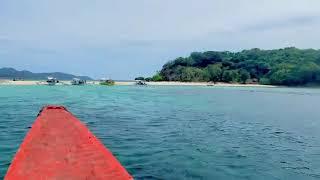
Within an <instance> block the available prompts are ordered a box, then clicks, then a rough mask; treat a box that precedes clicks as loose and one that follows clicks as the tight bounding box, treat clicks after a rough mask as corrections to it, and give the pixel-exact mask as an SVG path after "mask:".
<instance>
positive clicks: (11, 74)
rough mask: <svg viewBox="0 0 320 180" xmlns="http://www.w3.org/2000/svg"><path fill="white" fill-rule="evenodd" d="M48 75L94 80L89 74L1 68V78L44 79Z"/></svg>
mask: <svg viewBox="0 0 320 180" xmlns="http://www.w3.org/2000/svg"><path fill="white" fill-rule="evenodd" d="M48 76H52V77H55V78H57V79H58V80H71V79H72V78H79V79H83V80H92V79H91V78H90V77H88V76H75V75H72V74H66V73H61V72H52V73H33V72H30V71H17V70H15V69H13V68H0V79H24V80H44V79H47V77H48Z"/></svg>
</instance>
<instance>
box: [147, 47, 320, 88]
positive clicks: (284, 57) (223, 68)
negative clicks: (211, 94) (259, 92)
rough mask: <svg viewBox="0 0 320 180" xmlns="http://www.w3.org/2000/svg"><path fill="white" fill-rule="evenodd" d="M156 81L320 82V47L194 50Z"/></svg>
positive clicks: (285, 83) (303, 83) (161, 72)
mask: <svg viewBox="0 0 320 180" xmlns="http://www.w3.org/2000/svg"><path fill="white" fill-rule="evenodd" d="M150 79H151V80H154V81H184V82H193V81H200V82H201V81H202V82H207V81H213V82H228V83H232V82H234V83H260V84H272V85H305V84H309V83H319V84H320V50H314V49H297V48H294V47H291V48H284V49H277V50H260V49H251V50H244V51H241V52H228V51H224V52H217V51H207V52H203V53H201V52H193V53H191V55H190V56H189V57H179V58H177V59H175V60H173V61H170V62H168V63H166V64H165V65H164V66H163V68H162V70H161V71H160V72H158V73H157V74H156V75H155V76H154V77H153V78H150Z"/></svg>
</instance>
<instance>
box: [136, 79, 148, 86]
mask: <svg viewBox="0 0 320 180" xmlns="http://www.w3.org/2000/svg"><path fill="white" fill-rule="evenodd" d="M136 85H138V86H146V85H147V83H146V82H145V81H142V80H137V81H136Z"/></svg>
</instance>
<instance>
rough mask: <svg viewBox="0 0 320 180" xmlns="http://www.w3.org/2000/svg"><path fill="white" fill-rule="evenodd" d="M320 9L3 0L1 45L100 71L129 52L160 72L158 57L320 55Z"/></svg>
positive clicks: (177, 1) (192, 0)
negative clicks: (286, 51)
mask: <svg viewBox="0 0 320 180" xmlns="http://www.w3.org/2000/svg"><path fill="white" fill-rule="evenodd" d="M319 7H320V1H318V0H308V1H301V0H241V1H240V0H134V1H133V0H90V1H88V0H68V1H65V0H54V1H52V0H20V1H14V0H2V1H0V24H1V28H0V39H6V40H9V41H11V43H10V45H9V46H6V47H4V45H3V44H2V45H1V44H0V47H1V48H2V50H1V52H2V54H3V51H4V50H3V48H5V49H7V53H9V55H8V54H7V55H8V56H7V57H10V53H12V52H15V53H17V52H24V53H23V54H24V58H25V59H31V60H29V61H32V59H34V58H35V56H36V55H31V54H35V53H37V52H39V53H40V54H43V52H44V51H47V50H48V51H49V52H51V51H53V52H54V53H53V55H51V56H54V57H58V58H61V59H64V58H68V59H70V58H72V57H73V58H74V57H77V58H78V56H77V52H79V51H82V52H85V55H84V56H82V57H80V58H83V59H86V58H92V57H96V58H97V60H91V61H94V62H95V63H96V64H97V66H99V63H100V64H103V63H101V61H102V60H101V59H107V58H110V56H112V57H113V59H117V60H118V61H121V62H123V63H125V62H128V61H130V59H131V58H130V57H129V56H128V55H127V54H126V52H129V54H130V55H131V56H137V57H139V58H132V59H135V61H136V62H137V63H140V62H143V63H142V64H145V66H150V67H151V66H152V67H153V69H152V70H151V71H155V70H156V68H158V69H159V68H160V67H154V65H155V64H156V65H158V64H161V63H163V62H165V61H167V60H168V59H160V58H164V57H166V58H169V57H170V58H174V57H175V56H180V55H186V54H187V53H189V51H192V50H209V49H210V50H215V49H217V50H239V49H243V48H253V47H262V48H278V47H283V46H297V47H302V48H319V44H318V43H317V42H318V41H319V40H320V37H319V36H317V34H318V32H319V30H320V25H319V24H320V22H319V21H320V11H319ZM2 42H3V41H0V43H2ZM97 52H99V53H97ZM143 52H148V53H145V55H144V54H143ZM25 53H26V54H25ZM59 53H60V54H59ZM93 53H97V54H98V55H99V57H97V56H98V55H96V54H93ZM47 56H48V59H52V57H51V56H50V57H49V55H47ZM26 57H27V58H26ZM148 57H153V58H152V60H150V58H148ZM157 57H158V58H157ZM41 58H43V59H45V58H46V56H45V55H41ZM21 59H23V58H21ZM21 61H22V60H21ZM58 61H59V60H58ZM69 61H71V60H69ZM105 61H107V60H105ZM159 62H161V63H159ZM83 64H85V61H83ZM0 66H1V62H0ZM35 66H36V65H35ZM84 66H85V65H84ZM110 66H112V63H111V64H110ZM83 69H85V68H83ZM79 71H82V69H81V68H79ZM130 71H135V70H134V69H130ZM137 73H139V72H138V71H136V72H132V74H137ZM148 73H149V72H148ZM92 74H94V75H95V76H97V75H98V74H96V73H95V72H94V73H92Z"/></svg>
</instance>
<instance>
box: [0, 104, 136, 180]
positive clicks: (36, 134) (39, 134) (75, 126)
mask: <svg viewBox="0 0 320 180" xmlns="http://www.w3.org/2000/svg"><path fill="white" fill-rule="evenodd" d="M20 179H21V180H22V179H23V180H42V179H43V180H53V179H68V180H69V179H70V180H82V179H83V180H85V179H99V180H100V179H101V180H102V179H103V180H109V179H110V180H111V179H112V180H131V179H133V178H132V176H131V175H130V174H129V173H128V172H127V171H126V169H125V168H124V167H123V166H122V165H121V164H120V163H119V162H118V160H117V159H116V158H115V157H114V156H113V155H112V153H111V152H110V151H109V150H108V149H107V148H105V147H104V145H103V144H102V143H101V142H100V141H99V140H98V139H97V138H96V137H95V136H94V135H93V134H92V133H91V132H90V131H89V130H88V128H87V127H86V126H85V125H84V124H82V123H81V122H80V121H79V120H78V119H77V118H76V117H75V116H74V115H72V114H71V113H70V112H69V111H68V110H67V109H66V108H64V107H62V106H46V107H44V108H43V109H42V110H41V111H40V113H39V115H38V117H37V119H36V121H35V122H34V124H33V125H32V127H31V129H30V131H29V132H28V134H27V135H26V137H25V139H24V141H23V142H22V144H21V146H20V148H19V150H18V151H17V154H16V156H15V157H14V159H13V161H12V163H11V165H10V167H9V169H8V171H7V174H6V176H5V180H20Z"/></svg>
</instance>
